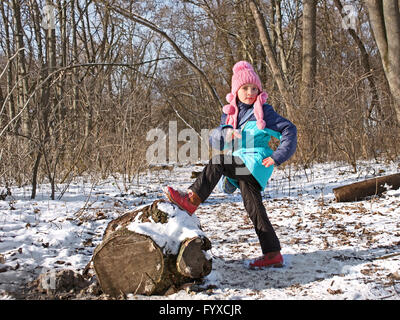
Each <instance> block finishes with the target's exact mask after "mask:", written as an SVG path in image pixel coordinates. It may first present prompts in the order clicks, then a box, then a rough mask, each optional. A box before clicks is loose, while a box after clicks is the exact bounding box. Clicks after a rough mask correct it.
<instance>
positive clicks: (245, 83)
mask: <svg viewBox="0 0 400 320" xmlns="http://www.w3.org/2000/svg"><path fill="white" fill-rule="evenodd" d="M267 97H268V96H267V94H266V93H265V92H263V89H262V85H261V81H260V78H259V77H258V75H257V74H256V73H255V71H254V69H253V67H252V66H251V65H250V64H249V63H248V62H246V61H240V62H238V63H236V64H235V65H234V67H233V76H232V88H231V92H230V93H229V94H228V95H227V97H226V99H227V101H228V102H229V104H228V105H226V106H224V108H223V114H222V117H221V125H220V126H219V127H218V128H217V129H216V130H215V131H214V134H212V135H211V136H210V144H211V146H213V147H222V148H223V149H225V150H226V149H227V148H228V149H229V152H228V153H225V154H221V155H218V156H214V157H212V159H211V160H210V162H209V163H208V164H207V165H206V166H205V168H204V169H203V171H202V173H201V174H200V175H199V176H198V178H197V179H196V181H195V182H194V183H193V184H192V185H191V186H190V187H189V190H188V191H187V192H180V191H178V190H175V189H174V188H172V187H170V186H168V187H166V189H165V194H166V196H167V197H168V199H169V200H170V201H171V202H173V203H175V204H176V205H178V206H179V207H180V208H181V209H183V210H185V211H186V212H188V213H189V214H190V215H192V214H193V213H194V212H195V211H196V209H197V208H198V206H199V205H200V203H202V202H204V201H205V200H206V199H207V198H208V196H209V195H210V194H211V192H212V191H213V189H214V187H215V186H216V185H217V183H218V181H219V180H220V179H221V178H222V179H226V180H225V182H226V183H228V184H229V185H230V186H231V187H233V189H235V187H236V188H239V189H240V192H241V195H242V199H243V204H244V207H245V209H246V211H247V213H248V214H249V217H250V219H251V221H252V222H253V225H254V228H255V231H256V234H257V236H258V239H259V242H260V245H261V250H262V253H263V256H262V257H261V258H258V259H255V260H254V261H252V262H251V263H250V267H252V268H256V267H259V268H261V267H269V266H274V267H281V266H282V265H283V257H282V255H281V253H280V250H281V246H280V242H279V239H278V237H277V236H276V234H275V231H274V228H273V227H272V225H271V223H270V221H269V219H268V216H267V213H266V210H265V207H264V205H263V203H262V196H261V191H262V190H264V188H265V187H266V185H267V182H268V179H269V178H270V176H271V174H272V171H273V167H274V166H275V165H280V164H282V163H283V162H285V161H287V160H288V159H289V158H290V157H291V156H292V155H293V154H294V152H295V150H296V146H297V129H296V126H295V125H294V124H293V123H291V122H290V121H289V120H287V119H285V118H283V117H281V116H280V115H279V114H277V113H276V112H275V111H274V109H273V108H272V106H270V105H268V104H266V103H265V101H266V99H267ZM271 136H274V137H276V138H278V139H280V144H279V146H278V148H277V149H276V150H275V151H273V150H271V149H270V148H269V146H268V142H269V140H270V138H271ZM224 176H225V177H224Z"/></svg>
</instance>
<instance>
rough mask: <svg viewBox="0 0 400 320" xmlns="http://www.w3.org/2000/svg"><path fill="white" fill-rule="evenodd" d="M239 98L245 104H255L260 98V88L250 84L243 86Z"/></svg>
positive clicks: (239, 91)
mask: <svg viewBox="0 0 400 320" xmlns="http://www.w3.org/2000/svg"><path fill="white" fill-rule="evenodd" d="M237 95H238V98H239V100H240V101H241V102H243V103H245V104H253V103H254V102H255V101H256V99H257V96H258V88H257V86H256V85H254V84H251V83H248V84H244V85H242V86H241V87H240V88H239V90H238V93H237Z"/></svg>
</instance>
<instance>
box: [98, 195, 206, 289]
mask: <svg viewBox="0 0 400 320" xmlns="http://www.w3.org/2000/svg"><path fill="white" fill-rule="evenodd" d="M160 203H165V201H164V200H156V201H154V202H153V203H152V204H151V205H149V206H146V207H144V208H141V209H137V210H134V211H131V212H128V213H126V214H124V215H123V216H121V217H119V218H117V219H115V220H113V221H111V222H110V223H109V224H108V225H107V228H106V230H105V232H104V236H103V240H102V243H101V244H100V245H99V246H98V247H97V248H96V249H95V251H94V254H93V259H92V260H93V267H94V270H95V272H96V276H97V279H98V281H99V283H100V286H101V288H102V290H103V292H105V293H106V294H109V295H111V296H114V297H116V296H119V295H120V294H121V293H123V294H128V293H133V294H145V295H152V294H164V293H165V292H166V291H167V290H168V289H170V288H171V287H174V288H178V287H180V286H181V285H183V284H185V283H188V282H193V280H194V279H199V278H202V277H204V276H206V275H208V274H209V273H210V272H211V259H209V258H207V257H206V255H205V251H206V250H209V249H211V243H210V240H208V239H207V238H206V237H204V236H194V237H191V238H185V239H183V240H178V239H181V238H182V237H183V236H182V234H180V232H181V233H182V232H183V231H182V229H183V228H177V229H176V230H177V232H176V235H175V234H174V238H175V237H176V239H174V240H173V241H177V242H178V243H180V246H179V250H178V252H177V253H176V252H168V251H165V250H164V249H165V247H164V248H163V247H160V245H159V244H157V242H156V241H155V239H152V237H151V236H149V235H145V234H140V233H137V232H134V231H131V230H129V224H131V223H132V222H133V221H135V222H138V221H140V222H142V223H148V222H151V223H152V224H164V223H168V220H169V219H171V218H172V216H171V215H169V213H167V212H163V211H162V210H160V208H159V207H158V205H159V204H160ZM169 205H171V206H172V208H175V210H179V209H178V208H177V207H176V206H175V205H172V204H169ZM181 213H182V212H181ZM184 214H186V213H184ZM158 228H159V229H157V230H160V229H161V228H162V227H161V225H160V226H159V227H158ZM200 234H201V233H200ZM159 236H160V235H159Z"/></svg>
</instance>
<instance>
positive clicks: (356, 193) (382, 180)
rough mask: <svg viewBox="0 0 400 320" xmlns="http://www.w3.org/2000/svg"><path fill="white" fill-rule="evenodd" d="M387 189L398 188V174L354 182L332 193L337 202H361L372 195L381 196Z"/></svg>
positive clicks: (399, 185)
mask: <svg viewBox="0 0 400 320" xmlns="http://www.w3.org/2000/svg"><path fill="white" fill-rule="evenodd" d="M388 188H391V189H398V188H400V173H396V174H392V175H388V176H383V177H377V178H372V179H368V180H364V181H360V182H355V183H352V184H349V185H345V186H342V187H338V188H334V189H333V193H334V194H335V198H336V201H337V202H349V201H358V200H363V199H365V198H367V197H370V196H374V195H381V194H382V193H383V192H385V191H387V190H388Z"/></svg>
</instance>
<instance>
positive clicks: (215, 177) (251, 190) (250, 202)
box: [189, 155, 281, 254]
mask: <svg viewBox="0 0 400 320" xmlns="http://www.w3.org/2000/svg"><path fill="white" fill-rule="evenodd" d="M222 175H224V176H227V177H229V178H233V179H236V180H237V181H238V183H239V188H240V193H241V195H242V199H243V204H244V207H245V209H246V211H247V213H248V215H249V217H250V219H251V221H252V222H253V225H254V228H255V231H256V233H257V236H258V239H259V241H260V245H261V250H262V253H263V254H265V253H268V252H272V251H280V250H281V246H280V243H279V239H278V237H277V236H276V234H275V231H274V228H273V227H272V225H271V222H270V221H269V219H268V216H267V212H266V210H265V207H264V205H263V203H262V197H261V187H260V185H259V183H258V182H257V180H256V179H255V178H254V176H253V175H252V174H251V173H250V171H249V170H248V169H247V168H246V166H245V165H244V163H243V161H242V160H241V159H240V158H239V157H233V156H231V155H218V156H215V157H213V158H212V159H211V160H210V162H209V163H208V164H207V165H206V166H205V168H204V169H203V171H202V172H201V174H200V175H199V176H198V177H197V179H196V181H195V182H194V183H193V184H192V185H191V186H190V187H189V189H191V190H192V191H193V192H195V193H196V194H197V195H198V196H199V197H200V199H201V200H202V202H204V201H205V200H206V199H207V198H208V197H209V195H210V194H211V192H212V191H213V190H214V188H215V186H216V185H217V183H218V181H219V179H220V178H221V176H222Z"/></svg>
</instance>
